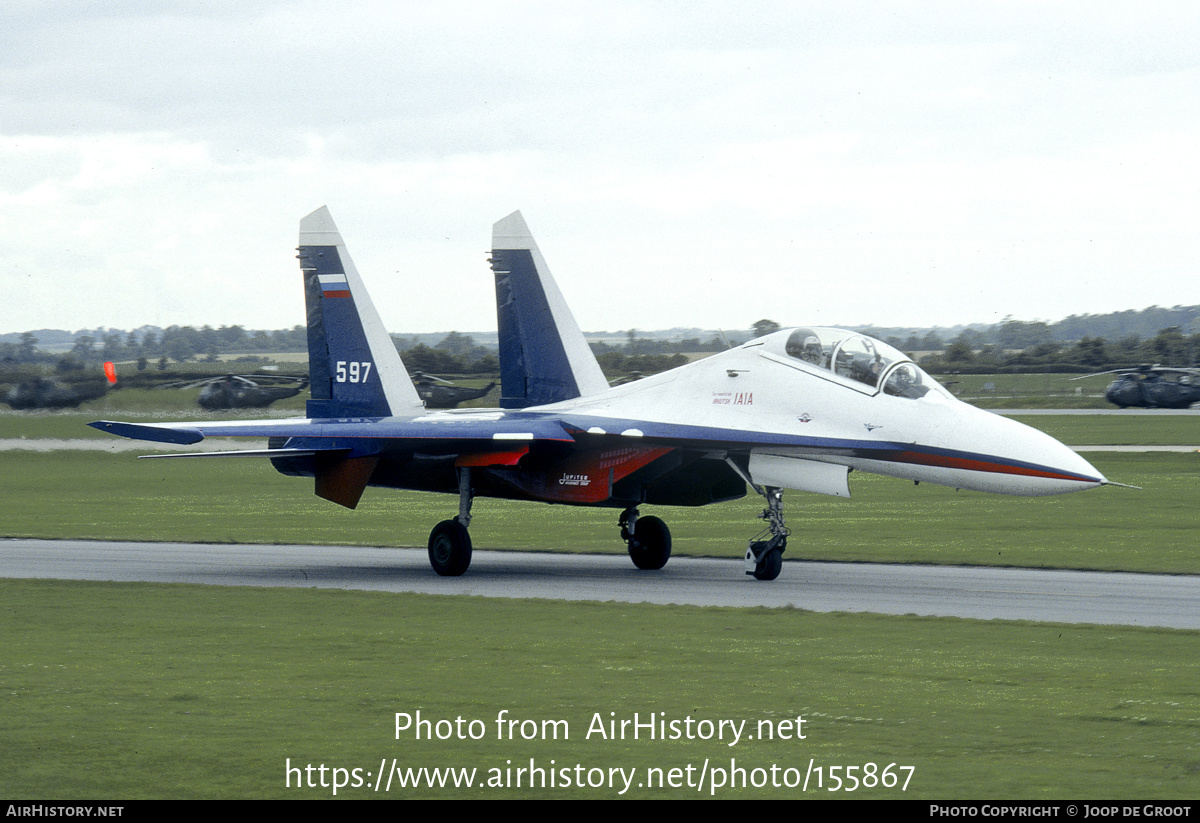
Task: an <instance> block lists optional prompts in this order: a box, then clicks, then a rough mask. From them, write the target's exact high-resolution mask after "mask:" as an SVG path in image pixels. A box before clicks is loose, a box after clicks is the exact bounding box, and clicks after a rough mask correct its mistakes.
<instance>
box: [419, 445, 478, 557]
mask: <svg viewBox="0 0 1200 823" xmlns="http://www.w3.org/2000/svg"><path fill="white" fill-rule="evenodd" d="M472 499H473V496H472V494H471V470H470V469H469V468H462V469H459V470H458V517H455V518H454V519H453V520H443V521H442V522H441V523H438V524H437V525H436V526H434V527H433V531H432V532H430V533H429V565H431V566H433V570H434V571H435V572H437V573H438V574H440V575H441V576H442V577H458V576H459V575H460V574H462V573H463V572H465V571H466V570H467V568H468V567H469V566H470V565H471V535H470V533H469V532H468V531H467V526H469V525H470V524H471V501H472Z"/></svg>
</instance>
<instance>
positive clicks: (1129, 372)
mask: <svg viewBox="0 0 1200 823" xmlns="http://www.w3.org/2000/svg"><path fill="white" fill-rule="evenodd" d="M1101 374H1115V375H1119V376H1118V377H1117V379H1116V380H1114V381H1113V382H1112V383H1110V384H1109V386H1108V389H1107V390H1106V391H1105V392H1104V397H1105V399H1106V400H1108V402H1110V403H1112V404H1114V405H1116V406H1120V407H1121V408H1122V409H1126V408H1129V407H1130V406H1136V407H1138V408H1143V409H1186V408H1189V407H1190V406H1191V405H1192V404H1193V403H1197V402H1200V369H1192V368H1186V367H1183V366H1160V365H1158V364H1157V363H1156V364H1155V365H1153V366H1151V365H1150V364H1148V363H1143V364H1142V365H1140V366H1138V367H1136V368H1132V369H1113V370H1112V371H1103V372H1097V373H1096V374H1088V375H1084V377H1096V376H1098V375H1101ZM1074 379H1076V380H1082V379H1083V378H1081V377H1077V378H1074Z"/></svg>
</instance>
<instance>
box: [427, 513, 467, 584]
mask: <svg viewBox="0 0 1200 823" xmlns="http://www.w3.org/2000/svg"><path fill="white" fill-rule="evenodd" d="M429 565H430V566H433V570H434V571H435V572H437V573H438V574H439V575H441V576H442V577H458V576H459V575H460V574H462V573H463V572H465V571H466V570H467V568H468V567H469V566H470V565H471V535H470V533H468V532H467V529H466V527H465V526H464V525H463V524H462V523H459V522H458V521H457V520H443V521H442V522H441V523H438V524H437V525H436V526H434V527H433V531H431V532H430V533H429Z"/></svg>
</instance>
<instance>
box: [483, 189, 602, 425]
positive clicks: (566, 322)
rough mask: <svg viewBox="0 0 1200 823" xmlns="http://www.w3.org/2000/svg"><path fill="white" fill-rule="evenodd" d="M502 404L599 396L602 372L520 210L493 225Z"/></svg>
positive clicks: (516, 406)
mask: <svg viewBox="0 0 1200 823" xmlns="http://www.w3.org/2000/svg"><path fill="white" fill-rule="evenodd" d="M491 262H492V270H493V271H494V272H495V274H496V321H497V323H498V326H499V330H500V405H501V407H503V408H508V409H520V408H525V407H526V406H541V405H544V404H546V403H556V402H558V401H560V400H570V399H572V398H575V397H585V396H588V395H592V394H599V393H600V392H603V391H605V390H607V389H608V381H607V380H605V379H604V372H602V371H601V370H600V365H599V364H598V363H597V362H596V357H595V355H593V354H592V350H591V349H590V348H589V347H588V344H587V341H586V340H584V339H583V332H581V331H580V330H579V326H578V325H577V324H576V323H575V318H574V316H572V314H571V310H570V309H569V308H568V307H567V304H566V301H565V300H563V296H562V293H561V292H560V291H559V290H558V285H557V284H556V283H555V282H554V278H553V277H552V276H551V275H550V269H549V268H547V266H546V261H545V259H544V258H543V257H542V253H541V252H540V251H538V247H537V243H535V242H534V241H533V237H532V235H530V233H529V227H528V226H526V225H525V219H524V218H523V217H521V213H520V212H519V211H515V212H513V213H512V214H510V215H509V216H508V217H505V218H504V219H503V220H501V221H499V222H498V223H496V224H495V226H493V227H492V259H491Z"/></svg>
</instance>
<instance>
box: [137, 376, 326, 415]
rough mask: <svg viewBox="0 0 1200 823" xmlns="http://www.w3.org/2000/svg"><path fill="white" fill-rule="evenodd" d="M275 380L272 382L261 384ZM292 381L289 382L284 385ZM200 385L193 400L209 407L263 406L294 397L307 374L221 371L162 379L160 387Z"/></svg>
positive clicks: (179, 387)
mask: <svg viewBox="0 0 1200 823" xmlns="http://www.w3.org/2000/svg"><path fill="white" fill-rule="evenodd" d="M261 383H274V384H275V385H269V386H268V385H260V384H261ZM287 383H291V384H292V385H290V386H289V385H285V384H287ZM198 386H203V387H204V389H203V390H202V391H201V392H200V396H199V397H197V398H196V402H197V403H199V404H200V407H201V408H203V409H208V410H209V411H224V410H226V409H265V408H266V407H267V406H269V405H271V404H272V403H274V402H275V401H276V400H283V399H284V398H287V397H295V396H296V395H297V394H299V393H300V392H302V391H304V389H306V388H308V378H307V377H288V376H285V375H273V374H254V375H241V374H222V375H219V376H217V377H206V378H204V379H203V380H192V381H183V382H178V383H164V384H162V385H161V386H159V387H158V388H160V389H194V388H197V387H198Z"/></svg>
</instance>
